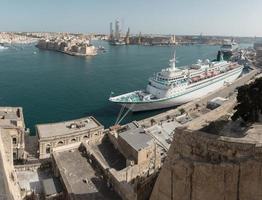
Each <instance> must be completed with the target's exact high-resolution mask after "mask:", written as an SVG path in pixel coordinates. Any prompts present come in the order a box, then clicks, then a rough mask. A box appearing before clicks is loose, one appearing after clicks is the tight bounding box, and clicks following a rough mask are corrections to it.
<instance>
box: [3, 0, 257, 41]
mask: <svg viewBox="0 0 262 200" xmlns="http://www.w3.org/2000/svg"><path fill="white" fill-rule="evenodd" d="M0 8H1V9H0V31H59V32H84V33H90V32H100V33H108V32H109V22H110V21H114V20H115V19H116V18H118V19H120V21H122V22H124V29H127V27H130V29H131V33H139V32H140V31H141V32H142V33H163V34H170V33H172V34H177V35H178V34H200V33H201V32H202V33H203V34H204V35H228V36H255V35H256V36H262V0H129V1H126V0H0Z"/></svg>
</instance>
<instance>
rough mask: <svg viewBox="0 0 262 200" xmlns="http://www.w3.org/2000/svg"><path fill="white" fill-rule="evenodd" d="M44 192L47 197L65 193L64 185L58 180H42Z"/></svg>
mask: <svg viewBox="0 0 262 200" xmlns="http://www.w3.org/2000/svg"><path fill="white" fill-rule="evenodd" d="M42 185H43V190H44V193H45V195H46V196H50V195H55V194H59V193H61V192H63V188H62V185H61V183H60V181H59V179H58V178H48V179H44V180H42Z"/></svg>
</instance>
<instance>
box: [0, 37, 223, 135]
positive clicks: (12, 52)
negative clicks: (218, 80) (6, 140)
mask: <svg viewBox="0 0 262 200" xmlns="http://www.w3.org/2000/svg"><path fill="white" fill-rule="evenodd" d="M94 44H95V45H96V46H98V45H102V46H104V47H105V49H106V50H107V51H106V52H104V53H103V52H101V53H99V54H98V55H97V56H95V57H86V58H83V57H74V56H69V55H66V54H62V53H59V52H53V51H45V50H39V49H37V48H36V47H35V46H34V45H33V44H31V45H12V46H10V47H9V48H7V49H1V50H0V91H1V92H0V106H21V107H23V112H24V117H25V122H26V126H27V127H29V128H30V129H31V132H32V133H34V131H35V130H34V129H35V128H34V126H35V124H40V123H50V122H58V121H63V120H70V119H75V118H81V117H84V116H88V115H93V116H94V117H95V118H97V119H98V120H99V121H100V122H101V123H102V124H103V125H104V126H105V127H109V126H110V125H113V124H114V123H115V120H116V118H117V115H118V113H119V110H120V106H119V105H115V104H112V103H110V102H109V101H108V98H109V96H110V93H111V92H114V94H115V95H119V94H122V93H126V92H129V91H134V90H138V89H142V88H145V87H146V85H147V82H148V78H149V77H150V76H152V75H153V74H154V73H155V72H158V71H160V70H161V69H162V68H165V67H167V66H168V63H169V59H170V58H171V57H172V54H173V51H174V49H173V48H172V47H166V46H153V47H152V46H136V45H134V46H132V45H130V46H109V45H108V44H107V43H106V42H100V41H94ZM218 50H219V46H208V45H193V46H181V47H177V49H176V55H177V60H178V63H177V66H183V65H187V64H191V63H194V62H196V60H197V59H199V58H200V59H210V60H212V59H214V58H216V54H217V51H218ZM162 111H163V110H162ZM159 112H161V111H149V112H140V113H129V114H128V115H127V117H126V118H125V119H124V120H123V121H122V123H126V122H129V121H132V120H139V119H142V118H145V117H149V116H152V115H155V114H157V113H159Z"/></svg>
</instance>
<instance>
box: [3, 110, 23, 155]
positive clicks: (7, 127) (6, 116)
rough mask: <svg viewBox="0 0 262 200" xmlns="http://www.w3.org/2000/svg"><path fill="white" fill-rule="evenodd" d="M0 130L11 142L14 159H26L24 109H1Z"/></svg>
mask: <svg viewBox="0 0 262 200" xmlns="http://www.w3.org/2000/svg"><path fill="white" fill-rule="evenodd" d="M0 128H1V129H2V132H5V133H6V136H8V137H9V139H10V140H11V147H12V152H11V154H12V155H11V157H12V159H13V160H23V159H25V157H26V154H25V151H24V150H25V140H24V138H25V123H24V116H23V110H22V108H21V107H0Z"/></svg>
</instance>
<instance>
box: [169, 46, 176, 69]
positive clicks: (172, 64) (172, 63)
mask: <svg viewBox="0 0 262 200" xmlns="http://www.w3.org/2000/svg"><path fill="white" fill-rule="evenodd" d="M169 62H170V64H169V65H170V67H171V68H172V69H176V50H174V57H173V58H172V59H171V60H170V61H169Z"/></svg>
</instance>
